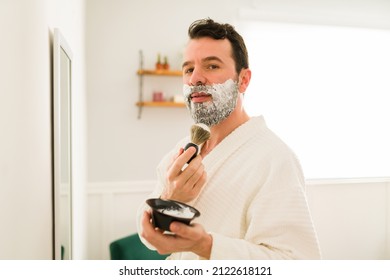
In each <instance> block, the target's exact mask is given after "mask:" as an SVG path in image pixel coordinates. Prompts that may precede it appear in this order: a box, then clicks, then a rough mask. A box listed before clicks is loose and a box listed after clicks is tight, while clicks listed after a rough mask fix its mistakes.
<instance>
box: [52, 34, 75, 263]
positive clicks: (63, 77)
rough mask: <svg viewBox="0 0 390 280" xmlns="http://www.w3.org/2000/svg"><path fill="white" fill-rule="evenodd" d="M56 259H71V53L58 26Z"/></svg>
mask: <svg viewBox="0 0 390 280" xmlns="http://www.w3.org/2000/svg"><path fill="white" fill-rule="evenodd" d="M53 87H54V90H53V133H54V135H53V141H54V149H53V152H54V170H53V171H54V176H53V177H54V180H53V181H54V223H53V224H54V242H53V244H54V259H57V260H59V259H62V260H64V259H65V260H69V259H72V156H71V155H72V141H71V139H72V138H71V136H72V135H71V134H72V125H71V112H72V106H71V104H72V103H71V95H72V52H71V49H70V48H69V46H68V44H67V43H66V41H65V39H64V37H63V36H62V34H61V32H60V30H59V29H54V42H53Z"/></svg>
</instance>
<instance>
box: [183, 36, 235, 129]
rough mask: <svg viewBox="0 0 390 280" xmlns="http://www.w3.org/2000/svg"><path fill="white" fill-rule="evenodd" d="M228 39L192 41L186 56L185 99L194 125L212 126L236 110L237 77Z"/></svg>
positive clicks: (184, 66) (184, 65)
mask: <svg viewBox="0 0 390 280" xmlns="http://www.w3.org/2000/svg"><path fill="white" fill-rule="evenodd" d="M231 54H232V49H231V45H230V42H229V41H228V40H227V39H224V40H214V39H212V38H200V39H194V40H191V41H190V42H189V43H188V45H187V48H186V51H185V53H184V63H183V82H184V89H183V91H184V98H185V101H186V103H187V106H188V108H189V110H190V112H191V115H192V117H193V118H194V120H195V122H203V123H205V124H206V125H208V126H213V125H216V124H218V123H220V122H221V121H222V120H224V119H226V118H227V117H228V116H229V115H230V114H231V113H232V111H233V110H234V108H235V106H236V101H237V95H238V86H237V83H238V75H237V73H236V71H235V63H234V60H233V58H232V56H231Z"/></svg>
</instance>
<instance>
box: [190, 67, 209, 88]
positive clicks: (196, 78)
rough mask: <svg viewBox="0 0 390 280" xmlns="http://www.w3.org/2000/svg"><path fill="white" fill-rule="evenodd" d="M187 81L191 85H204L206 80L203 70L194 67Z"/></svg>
mask: <svg viewBox="0 0 390 280" xmlns="http://www.w3.org/2000/svg"><path fill="white" fill-rule="evenodd" d="M189 82H190V84H191V85H193V86H195V85H196V86H198V85H205V84H206V82H207V79H206V76H205V75H204V73H203V71H201V70H196V69H194V71H193V72H192V74H191V78H190V80H189Z"/></svg>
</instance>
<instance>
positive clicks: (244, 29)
mask: <svg viewBox="0 0 390 280" xmlns="http://www.w3.org/2000/svg"><path fill="white" fill-rule="evenodd" d="M239 30H240V32H241V33H242V35H243V37H244V38H245V40H246V43H247V47H248V51H249V60H250V61H249V62H250V68H251V69H252V80H251V84H250V86H249V88H248V90H247V92H246V97H245V102H246V108H247V110H248V112H249V113H250V115H263V116H264V117H265V120H266V122H267V124H268V126H269V127H270V128H271V129H272V130H273V131H275V132H276V133H277V134H278V135H279V136H280V137H281V138H282V139H283V140H284V141H285V142H286V143H287V144H288V145H289V146H290V147H291V148H292V149H293V150H294V151H295V153H296V154H297V156H298V158H299V159H300V161H301V163H302V167H303V169H304V172H305V175H306V178H308V179H318V178H362V177H390V101H389V99H390V51H389V50H390V31H389V30H379V29H368V28H367V29H365V28H352V27H336V26H321V25H303V24H287V23H286V24H282V23H271V22H260V21H257V22H244V23H240V29H239Z"/></svg>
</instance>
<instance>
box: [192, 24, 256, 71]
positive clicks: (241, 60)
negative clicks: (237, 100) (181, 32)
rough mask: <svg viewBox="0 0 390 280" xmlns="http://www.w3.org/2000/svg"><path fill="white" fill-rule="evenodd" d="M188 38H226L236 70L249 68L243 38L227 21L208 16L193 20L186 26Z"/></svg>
mask: <svg viewBox="0 0 390 280" xmlns="http://www.w3.org/2000/svg"><path fill="white" fill-rule="evenodd" d="M188 36H189V37H190V39H199V38H203V37H211V38H213V39H216V40H221V39H228V40H229V42H230V43H231V45H232V52H233V53H232V57H233V60H234V62H235V63H236V65H235V66H236V72H237V74H239V73H240V72H241V69H247V68H249V62H248V51H247V49H246V46H245V42H244V39H243V38H242V37H241V35H240V34H238V32H237V31H236V30H235V28H234V27H233V26H232V25H230V24H227V23H224V24H222V23H218V22H215V21H214V20H212V19H210V18H206V19H200V20H197V21H194V22H193V23H192V24H191V25H190V27H189V28H188Z"/></svg>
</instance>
